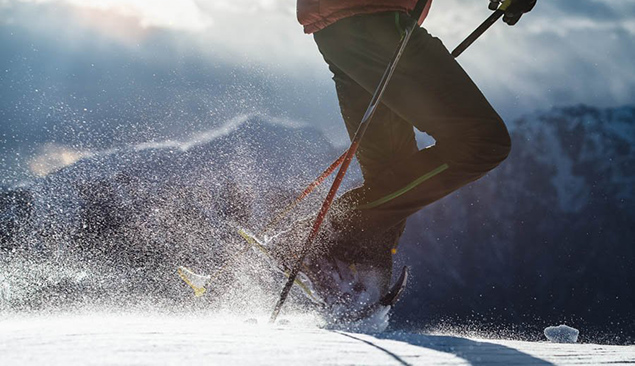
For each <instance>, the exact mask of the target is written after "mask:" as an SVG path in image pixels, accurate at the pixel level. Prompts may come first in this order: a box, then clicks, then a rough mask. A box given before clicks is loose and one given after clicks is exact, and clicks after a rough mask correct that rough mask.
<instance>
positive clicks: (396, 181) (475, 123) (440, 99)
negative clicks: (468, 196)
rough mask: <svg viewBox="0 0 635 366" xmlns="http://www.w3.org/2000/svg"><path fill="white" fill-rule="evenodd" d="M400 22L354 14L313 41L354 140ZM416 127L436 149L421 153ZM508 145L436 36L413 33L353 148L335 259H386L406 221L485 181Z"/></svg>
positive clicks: (336, 218)
mask: <svg viewBox="0 0 635 366" xmlns="http://www.w3.org/2000/svg"><path fill="white" fill-rule="evenodd" d="M396 17H397V18H396ZM407 21H408V16H407V15H406V14H395V13H394V12H390V13H378V14H372V15H360V16H355V17H350V18H346V19H343V20H340V21H338V22H336V23H335V24H333V25H331V26H329V27H327V28H325V29H323V30H321V31H319V32H317V33H316V34H315V41H316V43H317V45H318V47H319V50H320V52H321V53H322V55H323V56H324V59H325V60H326V62H327V63H328V65H329V67H330V70H331V71H332V72H333V75H334V76H333V80H334V81H335V86H336V89H337V95H338V98H339V102H340V107H341V111H342V115H343V117H344V121H345V123H346V127H347V129H348V132H349V134H350V135H351V137H352V135H353V134H354V132H355V130H356V129H357V127H358V126H359V123H360V121H361V120H362V117H363V115H364V112H365V111H366V108H367V107H368V103H369V101H370V99H371V96H372V93H373V92H374V91H375V88H376V87H377V85H378V83H379V80H380V79H381V76H382V74H383V73H384V70H385V68H386V66H387V64H388V63H389V62H390V59H391V58H392V56H393V53H394V51H395V49H396V47H397V44H398V42H399V40H400V38H401V32H400V28H402V27H403V26H404V25H405V24H406V22H407ZM413 127H414V128H417V129H419V130H420V131H423V132H426V133H427V134H429V135H430V136H432V137H433V138H434V139H435V140H436V144H435V145H434V146H432V147H428V148H425V149H422V150H419V149H418V148H417V145H416V142H415V134H414V130H413ZM510 147H511V142H510V139H509V134H508V132H507V129H506V127H505V125H504V123H503V121H502V120H501V118H500V117H499V116H498V114H497V113H496V111H494V109H493V108H492V106H491V105H490V104H489V103H488V101H487V100H486V99H485V97H484V96H483V94H482V93H481V92H480V90H479V89H478V88H477V86H476V85H475V84H474V83H473V82H472V80H471V79H470V77H469V76H468V75H467V74H466V73H465V71H464V70H463V69H462V68H461V66H460V65H459V64H458V63H457V62H456V61H455V60H454V58H453V57H452V56H451V55H450V53H449V52H448V50H447V49H446V48H445V46H444V45H443V44H442V43H441V41H440V40H439V39H437V38H435V37H432V36H431V35H430V34H429V33H428V32H427V31H426V30H425V29H423V28H418V29H417V30H416V31H415V32H414V34H413V35H412V38H411V40H410V43H409V44H408V47H407V48H406V50H405V52H404V54H403V57H402V59H401V61H400V63H399V65H398V67H397V69H396V71H395V73H394V76H393V78H392V80H391V81H390V84H389V85H388V88H387V90H386V93H385V96H384V99H383V104H382V105H381V106H379V109H378V111H377V114H376V115H375V117H374V119H373V120H372V121H371V123H370V125H369V128H368V130H367V132H366V135H365V136H364V139H363V140H362V142H361V144H360V148H359V151H358V153H357V159H358V161H359V163H360V165H361V168H362V172H363V175H364V184H363V186H361V187H359V188H357V189H354V190H352V191H349V192H346V193H345V194H344V195H343V196H342V197H341V198H340V199H339V200H338V201H337V202H336V204H335V206H334V212H333V214H332V215H331V217H330V219H331V222H332V224H333V226H334V227H335V230H336V232H337V234H338V239H337V243H338V244H337V245H336V247H335V248H334V249H333V254H334V255H336V256H338V257H341V258H343V259H345V260H348V261H351V262H360V261H364V260H369V261H373V262H377V261H380V262H381V263H388V262H391V260H390V251H391V249H392V248H394V247H396V243H397V241H398V239H399V236H400V235H401V232H402V231H403V228H404V225H405V220H406V218H407V217H408V216H410V215H412V214H413V213H415V212H417V211H418V210H420V209H421V208H422V207H424V206H426V205H428V204H430V203H432V202H434V201H436V200H438V199H440V198H441V197H443V196H445V195H447V194H449V193H451V192H453V191H454V190H456V189H458V188H460V187H462V186H464V185H466V184H467V183H469V182H472V181H474V180H476V179H478V178H480V177H482V176H483V175H484V174H485V173H487V172H488V171H490V170H491V169H493V168H495V167H496V166H497V165H498V164H499V163H500V162H501V161H503V160H504V159H505V158H506V157H507V155H508V153H509V151H510Z"/></svg>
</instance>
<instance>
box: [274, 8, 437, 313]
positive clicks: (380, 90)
mask: <svg viewBox="0 0 635 366" xmlns="http://www.w3.org/2000/svg"><path fill="white" fill-rule="evenodd" d="M429 1H430V0H419V1H418V2H417V5H416V6H415V8H414V10H413V12H412V18H413V19H412V20H411V22H410V24H409V25H408V26H407V27H406V32H405V34H404V36H403V38H402V39H401V41H400V42H399V45H398V47H397V50H396V51H395V54H394V55H393V57H392V60H391V61H390V63H389V64H388V66H387V67H386V71H385V72H384V75H383V76H382V78H381V81H380V82H379V85H378V86H377V89H376V90H375V94H374V95H373V98H372V99H371V101H370V104H369V106H368V109H367V110H366V113H365V114H364V117H363V118H362V121H361V123H360V125H359V127H358V128H357V131H356V132H355V136H353V139H352V141H351V145H350V147H349V149H348V150H347V151H346V155H345V157H344V161H343V162H342V166H341V167H340V170H339V171H338V172H337V175H336V176H335V180H334V181H333V184H332V185H331V189H330V190H329V193H328V194H327V195H326V198H325V199H324V202H323V203H322V207H321V208H320V211H319V212H318V215H317V217H316V218H315V221H314V223H313V227H312V228H311V232H310V233H309V235H308V237H307V238H306V241H305V242H304V246H303V247H302V251H301V252H300V255H299V257H298V258H297V260H296V262H295V265H294V266H293V268H292V270H291V273H289V278H288V280H287V282H286V284H285V285H284V288H283V289H282V292H281V293H280V299H279V300H278V303H277V304H276V306H275V308H274V310H273V313H272V314H271V318H270V319H269V322H270V323H274V322H275V321H276V318H277V317H278V314H280V310H281V309H282V306H283V305H284V302H285V301H286V299H287V296H289V292H290V291H291V287H292V286H293V283H294V282H295V279H296V277H297V276H298V273H299V272H300V268H301V267H302V262H303V261H304V258H305V257H306V256H307V254H308V253H309V251H310V249H311V246H312V244H313V241H314V240H315V238H316V237H317V235H318V234H319V232H320V227H321V226H322V222H324V218H325V217H326V214H327V213H328V210H329V208H330V207H331V204H332V203H333V199H334V198H335V194H336V193H337V190H338V189H339V187H340V185H341V184H342V180H343V179H344V175H345V174H346V171H347V170H348V167H349V165H350V164H351V160H353V156H354V155H355V152H356V151H357V148H358V147H359V143H360V141H361V140H362V137H364V133H365V132H366V129H367V128H368V124H369V122H370V121H371V120H372V118H373V116H374V115H375V111H376V110H377V107H378V106H379V102H380V101H381V98H382V97H383V95H384V92H385V91H386V86H387V85H388V82H389V81H390V79H391V77H392V75H393V73H394V72H395V69H396V68H397V63H398V62H399V59H400V58H401V55H402V54H403V52H404V50H405V49H406V45H407V44H408V41H409V40H410V37H411V36H412V33H413V32H414V31H415V29H416V28H417V27H418V26H419V24H418V22H417V21H418V19H419V18H421V15H422V14H423V11H424V10H425V8H426V6H427V5H428V2H429Z"/></svg>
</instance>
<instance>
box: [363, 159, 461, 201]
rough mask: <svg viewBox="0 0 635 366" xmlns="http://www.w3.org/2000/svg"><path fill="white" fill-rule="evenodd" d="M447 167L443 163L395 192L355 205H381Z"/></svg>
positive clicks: (447, 166)
mask: <svg viewBox="0 0 635 366" xmlns="http://www.w3.org/2000/svg"><path fill="white" fill-rule="evenodd" d="M449 167H450V166H449V165H448V164H443V165H441V166H440V167H438V168H436V169H434V170H433V171H431V172H429V173H426V174H425V175H422V176H421V177H419V178H417V179H415V180H414V181H413V182H411V183H410V184H408V185H407V186H405V187H403V188H402V189H400V190H398V191H396V192H393V193H391V194H389V195H387V196H385V197H382V198H380V199H378V200H376V201H374V202H371V203H367V204H365V205H360V206H357V208H358V209H359V210H367V209H369V208H374V207H377V206H379V205H383V204H384V203H386V202H389V201H392V200H394V199H395V198H397V197H399V196H401V195H403V194H405V193H407V192H409V191H410V190H412V189H414V188H415V187H417V186H418V185H419V184H421V183H423V182H425V181H427V180H428V179H430V178H432V177H434V176H436V175H438V174H439V173H441V172H443V171H445V170H447V169H448V168H449Z"/></svg>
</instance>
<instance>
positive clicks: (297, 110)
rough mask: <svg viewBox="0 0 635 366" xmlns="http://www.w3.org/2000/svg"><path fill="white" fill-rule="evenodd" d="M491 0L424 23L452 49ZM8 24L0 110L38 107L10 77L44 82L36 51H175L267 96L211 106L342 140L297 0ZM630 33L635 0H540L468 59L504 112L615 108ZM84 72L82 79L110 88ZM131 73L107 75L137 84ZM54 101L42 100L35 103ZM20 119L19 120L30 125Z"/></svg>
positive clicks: (19, 8)
mask: <svg viewBox="0 0 635 366" xmlns="http://www.w3.org/2000/svg"><path fill="white" fill-rule="evenodd" d="M487 4H488V1H487V0H435V1H434V2H433V7H432V11H431V13H430V16H429V18H428V20H426V23H425V24H424V25H425V26H426V27H427V28H428V30H429V31H430V32H431V33H433V34H434V35H437V36H439V37H440V38H441V39H442V40H443V41H444V43H445V44H446V46H447V47H448V48H450V49H451V48H453V47H454V46H456V45H457V44H458V43H459V42H460V41H461V39H462V38H463V37H465V36H466V35H467V34H469V33H470V31H471V30H473V29H474V28H475V27H476V26H478V24H480V22H482V21H483V20H484V19H485V18H486V17H487V16H488V15H489V14H490V12H489V10H488V9H487ZM0 31H1V32H2V34H0V49H3V50H5V51H3V52H5V54H4V55H2V56H0V67H2V68H4V69H5V70H0V71H1V72H2V73H4V75H2V74H0V88H2V89H4V92H2V91H0V93H5V94H0V98H4V99H5V101H7V100H9V99H11V101H9V102H6V103H4V104H3V106H4V107H3V108H5V111H0V112H6V111H7V109H8V108H14V107H15V108H23V109H28V108H31V107H25V104H20V105H21V107H19V106H17V105H16V103H17V102H15V100H17V99H16V98H17V97H16V96H15V95H9V94H8V93H11V91H10V90H9V89H10V88H9V86H11V87H12V89H11V90H17V89H16V87H17V86H19V85H22V84H24V82H25V80H28V82H29V83H32V84H33V87H32V89H34V90H35V89H38V88H37V80H35V81H34V80H33V79H37V78H38V77H39V78H42V76H41V74H37V73H36V72H35V71H33V70H31V69H32V68H33V67H34V66H33V65H31V64H29V66H28V68H20V67H19V64H20V63H21V62H22V60H27V59H29V60H32V59H34V58H37V57H39V60H38V62H39V63H40V64H45V65H46V66H47V68H46V69H45V72H47V73H50V78H51V79H54V74H55V73H59V72H60V70H63V71H64V72H68V73H70V74H72V75H74V73H75V71H74V70H73V68H74V67H78V66H77V61H76V60H81V62H84V61H86V60H89V61H86V63H88V65H84V66H86V67H100V66H101V69H100V72H101V73H102V74H106V73H110V72H111V70H109V69H108V64H107V63H108V62H110V63H113V62H121V63H122V64H123V65H124V66H125V65H127V64H128V63H130V64H132V63H137V64H140V65H142V66H143V67H147V68H152V67H155V66H156V65H160V64H161V63H162V62H163V63H168V64H169V63H174V60H175V57H176V56H175V55H179V56H182V57H186V58H188V59H189V60H195V61H196V62H197V65H202V66H201V68H200V69H196V70H199V71H198V72H200V73H201V75H200V77H201V78H204V77H208V78H212V76H209V75H205V73H206V70H211V69H214V70H217V71H218V74H217V75H215V76H213V77H214V78H220V76H224V74H228V75H229V74H231V75H236V74H237V73H240V72H244V73H249V74H250V75H251V76H252V77H255V78H256V79H253V78H252V79H249V80H251V81H249V82H246V81H245V80H246V79H241V78H240V77H234V79H232V78H230V77H226V78H225V80H223V81H222V82H223V83H226V84H227V83H229V84H231V83H236V84H240V83H243V85H239V86H234V87H235V88H236V89H237V90H238V89H240V90H244V89H247V88H251V89H252V91H253V90H256V89H258V90H260V91H261V93H260V94H259V95H258V96H257V97H253V98H252V97H250V95H249V93H247V94H244V93H243V94H241V93H240V92H239V91H236V92H235V93H232V92H230V91H227V90H225V91H224V93H225V94H226V96H225V98H226V99H227V100H231V102H228V101H226V102H227V103H228V104H224V103H225V102H223V103H221V107H218V105H219V104H218V103H216V106H215V107H214V108H213V109H215V110H218V109H219V108H221V109H222V106H223V105H224V106H226V108H225V109H232V110H234V109H235V113H242V112H244V111H242V110H238V109H237V108H236V106H237V105H238V104H237V103H234V104H232V102H235V99H239V98H242V100H241V102H240V106H241V108H245V106H249V105H251V107H252V109H255V110H257V109H259V108H260V109H267V110H266V111H265V112H266V113H270V114H274V115H276V117H280V116H281V117H285V118H290V119H296V120H299V121H301V122H305V123H310V124H312V125H315V126H318V127H320V128H321V129H322V130H324V131H325V132H326V133H327V135H328V136H329V137H330V138H331V139H332V140H333V141H335V142H336V143H343V142H344V141H345V134H344V129H343V126H342V124H341V121H340V120H339V112H338V110H337V102H336V97H335V92H334V88H333V85H332V81H331V80H330V74H329V72H328V69H327V68H326V66H325V64H324V62H323V60H322V59H321V56H320V55H319V53H318V51H317V49H316V47H315V45H314V43H313V40H312V37H310V36H308V35H304V34H303V32H302V28H301V27H300V25H299V24H298V23H297V21H296V17H295V0H207V1H202V0H200V1H197V0H178V1H177V0H0ZM17 37H19V38H17ZM16 39H19V41H15V40H16ZM634 39H635V0H538V4H537V6H536V8H535V10H534V11H533V12H532V13H530V14H528V15H526V16H524V17H523V19H522V20H521V21H520V23H519V24H518V25H516V26H515V27H509V26H507V25H505V24H503V23H502V22H500V23H499V24H496V25H495V26H494V27H493V28H492V29H491V30H490V31H488V32H487V33H486V34H485V36H484V37H483V38H482V39H481V40H479V41H478V42H477V43H476V44H475V45H474V46H473V47H472V48H471V49H470V50H468V51H467V52H466V53H465V54H464V55H462V56H461V58H460V62H461V64H462V65H463V66H464V67H465V68H466V70H467V71H468V73H469V74H470V75H471V76H472V77H473V79H474V80H475V81H476V83H477V84H478V85H479V86H480V87H481V89H482V90H483V91H484V93H485V95H486V96H487V97H488V98H489V99H490V101H491V102H492V103H493V105H494V106H495V107H496V108H497V109H498V110H499V112H501V114H502V115H503V117H505V118H508V119H509V118H516V117H518V116H520V115H522V114H524V113H527V112H531V111H534V110H536V109H549V108H551V107H552V106H563V105H573V104H579V103H584V104H589V105H593V106H599V107H608V106H619V105H624V104H634V103H635V100H634V98H633V95H635V67H634V66H633V60H635V41H634ZM12 40H14V43H11V42H12ZM37 42H44V43H45V44H47V45H49V46H50V49H49V50H48V51H46V52H48V53H46V52H44V51H42V47H39V48H38V49H36V48H37V47H35V46H33V50H28V51H29V52H30V53H29V55H25V54H24V53H25V52H26V51H25V49H26V48H25V47H29V46H28V45H27V44H25V43H28V44H30V43H34V44H35V43H37ZM39 44H41V43H39ZM9 45H11V46H12V47H13V49H17V48H16V47H18V46H19V47H21V48H19V49H17V51H15V52H17V53H18V54H15V55H13V54H10V52H12V51H10V48H7V47H8V46H9ZM121 50H128V52H122V51H121ZM89 52H90V53H92V56H91V57H92V58H90V59H89V58H87V56H86V54H87V53H89ZM60 55H62V56H60ZM109 60H110V61H109ZM113 60H114V61H113ZM47 64H48V65H47ZM164 66H165V65H164ZM82 67H83V66H82ZM157 67H158V66H157ZM166 67H167V66H166ZM119 68H121V67H120V66H119ZM206 68H207V69H206ZM196 70H194V71H192V70H189V71H187V70H186V71H187V72H189V73H190V74H192V73H196V72H197V71H196ZM226 70H229V71H226ZM137 73H138V72H137ZM36 74H37V75H40V76H34V75H36ZM152 75H154V74H152ZM218 75H220V76H218ZM195 76H196V75H195ZM45 77H46V78H48V76H46V75H45ZM88 80H89V81H88V82H85V83H84V84H85V85H83V87H84V88H90V87H94V89H95V91H99V90H101V89H105V86H104V85H92V84H91V83H90V79H88ZM130 80H132V81H130ZM130 80H120V81H119V80H114V81H111V82H112V83H117V82H121V83H128V84H135V83H139V82H140V80H136V79H130ZM212 80H215V79H213V78H212ZM253 80H259V81H257V82H255V81H253ZM57 82H58V83H62V82H63V81H57ZM219 83H220V81H219ZM252 83H253V85H252ZM185 84H187V83H185ZM185 84H183V85H179V86H178V88H179V89H178V93H179V96H180V97H181V98H184V99H187V98H190V99H191V98H199V99H200V98H201V96H200V95H199V94H201V92H200V90H201V89H192V90H190V91H187V90H185V87H184V85H185ZM191 84H192V83H191V82H190V83H189V84H187V85H191ZM135 85H136V84H135ZM168 87H169V85H168V86H166V88H168ZM58 89H59V88H58ZM175 90H176V86H175ZM16 92H18V91H16ZM254 93H255V92H254ZM255 94H257V93H255ZM89 95H90V94H88V93H87V94H86V96H85V97H86V98H88V96H89ZM273 95H275V96H276V97H275V98H277V99H274V97H273ZM12 98H13V99H12ZM14 99H15V100H14ZM24 99H25V100H28V99H32V97H31V96H26V97H25V98H24ZM0 102H2V100H1V99H0ZM56 102H59V101H56ZM20 103H22V102H20ZM47 103H48V101H46V100H43V101H40V102H39V104H38V108H41V107H43V106H45V105H46V104H47ZM228 105H229V107H227V106H228ZM270 105H275V108H273V107H271V108H270V107H269V106H270ZM210 109H211V108H210ZM247 109H249V108H247ZM225 112H227V113H224V114H225V115H226V114H231V112H228V111H225ZM22 113H23V114H24V115H25V116H26V115H29V116H31V117H30V118H31V119H34V120H36V121H35V122H33V121H31V122H32V123H36V124H37V122H38V121H37V118H39V117H33V113H32V111H31V110H23V111H22ZM171 115H178V113H176V114H174V113H172V114H171ZM12 118H13V119H12V121H13V122H11V123H16V124H20V125H23V124H24V122H21V121H19V120H18V119H15V117H12ZM3 123H4V122H3ZM197 126H198V125H197ZM49 127H50V126H49ZM197 128H198V127H197ZM9 139H10V138H9ZM5 141H8V140H5Z"/></svg>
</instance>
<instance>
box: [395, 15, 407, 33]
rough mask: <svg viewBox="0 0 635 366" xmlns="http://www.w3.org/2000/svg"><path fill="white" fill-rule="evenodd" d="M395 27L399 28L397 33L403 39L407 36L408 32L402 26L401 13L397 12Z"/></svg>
mask: <svg viewBox="0 0 635 366" xmlns="http://www.w3.org/2000/svg"><path fill="white" fill-rule="evenodd" d="M395 26H396V27H397V32H398V33H399V35H400V36H401V39H403V37H404V36H405V35H406V30H405V29H403V27H402V26H401V21H400V20H399V12H398V11H396V12H395Z"/></svg>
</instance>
